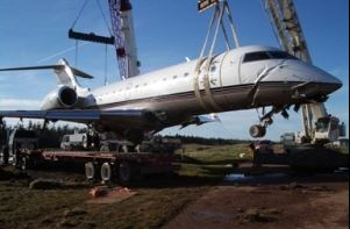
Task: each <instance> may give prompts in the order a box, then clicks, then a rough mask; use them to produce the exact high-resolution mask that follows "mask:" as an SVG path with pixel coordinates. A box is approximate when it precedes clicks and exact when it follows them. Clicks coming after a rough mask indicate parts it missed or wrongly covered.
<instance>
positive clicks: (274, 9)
mask: <svg viewBox="0 0 350 229" xmlns="http://www.w3.org/2000/svg"><path fill="white" fill-rule="evenodd" d="M264 1H265V2H264ZM263 3H264V6H265V10H266V12H267V13H268V15H269V18H270V20H271V24H272V27H273V28H274V32H275V34H276V36H277V37H278V38H279V41H280V44H281V46H282V47H283V48H284V49H285V51H287V52H288V53H289V54H291V55H294V56H296V57H298V58H299V59H301V60H303V61H305V62H307V63H312V59H311V55H310V52H309V49H308V46H307V42H306V39H305V36H304V33H303V30H302V27H301V24H300V21H299V18H298V15H297V10H296V7H295V5H294V3H293V0H263ZM326 99H327V98H324V100H326ZM299 108H300V109H301V119H302V126H303V131H302V132H299V133H298V134H297V136H296V142H297V143H313V144H315V143H328V142H334V141H336V140H338V137H340V136H344V135H345V134H344V129H345V127H344V123H342V125H339V122H340V120H339V119H338V118H337V117H334V116H331V115H330V114H328V113H327V110H326V107H325V105H324V103H323V102H314V103H309V104H303V105H301V106H300V107H298V106H297V107H296V108H295V111H298V110H299Z"/></svg>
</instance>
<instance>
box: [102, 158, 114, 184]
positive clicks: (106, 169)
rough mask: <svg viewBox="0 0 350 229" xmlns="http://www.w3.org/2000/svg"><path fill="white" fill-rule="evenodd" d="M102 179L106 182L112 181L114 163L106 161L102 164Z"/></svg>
mask: <svg viewBox="0 0 350 229" xmlns="http://www.w3.org/2000/svg"><path fill="white" fill-rule="evenodd" d="M100 171H101V180H102V181H104V182H110V181H112V178H113V173H112V165H111V164H110V163H108V162H105V163H103V164H102V166H101V170H100Z"/></svg>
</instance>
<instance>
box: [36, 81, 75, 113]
mask: <svg viewBox="0 0 350 229" xmlns="http://www.w3.org/2000/svg"><path fill="white" fill-rule="evenodd" d="M77 102H78V95H77V92H76V91H75V90H74V89H73V88H71V87H68V86H61V87H59V88H57V89H55V90H54V91H52V92H51V93H50V94H48V95H47V96H46V97H45V99H44V101H43V103H42V105H41V109H42V110H51V109H61V108H72V107H74V106H75V105H76V104H77Z"/></svg>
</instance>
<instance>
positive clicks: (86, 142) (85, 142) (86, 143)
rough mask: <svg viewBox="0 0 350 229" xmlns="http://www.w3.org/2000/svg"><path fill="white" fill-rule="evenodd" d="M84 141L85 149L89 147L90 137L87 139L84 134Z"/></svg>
mask: <svg viewBox="0 0 350 229" xmlns="http://www.w3.org/2000/svg"><path fill="white" fill-rule="evenodd" d="M82 142H83V148H84V149H85V150H86V149H88V147H89V143H88V139H87V137H86V136H83V140H82Z"/></svg>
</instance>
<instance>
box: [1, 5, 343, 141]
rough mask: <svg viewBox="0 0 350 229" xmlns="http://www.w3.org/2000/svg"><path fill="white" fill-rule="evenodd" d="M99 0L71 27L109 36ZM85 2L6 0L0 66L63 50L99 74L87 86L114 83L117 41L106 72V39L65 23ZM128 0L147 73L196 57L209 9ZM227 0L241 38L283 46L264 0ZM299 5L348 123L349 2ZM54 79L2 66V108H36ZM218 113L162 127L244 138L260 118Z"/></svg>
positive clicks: (289, 126) (337, 110)
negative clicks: (84, 36)
mask: <svg viewBox="0 0 350 229" xmlns="http://www.w3.org/2000/svg"><path fill="white" fill-rule="evenodd" d="M96 1H97V0H90V2H89V3H88V5H87V6H86V8H85V10H84V11H83V12H82V16H81V18H80V19H79V20H78V21H77V23H76V24H75V26H74V29H75V30H78V31H84V32H94V33H96V34H102V35H108V29H107V27H106V25H105V22H104V20H103V17H102V16H101V13H100V11H99V8H98V5H97V3H96ZM84 2H85V0H60V1H44V0H31V1H23V0H1V1H0V34H1V36H0V41H1V42H0V68H1V67H12V66H26V65H37V64H52V63H55V62H56V61H57V60H58V59H59V58H61V57H64V58H66V59H67V60H68V61H69V62H70V63H71V64H72V65H74V66H77V67H79V68H80V69H83V70H84V71H86V72H89V73H91V74H92V75H95V76H96V78H95V79H94V80H90V81H87V80H83V81H82V82H81V83H82V84H83V85H85V86H89V87H91V88H95V87H98V86H101V85H103V82H104V77H105V75H106V74H107V76H108V79H109V81H110V82H112V81H115V80H119V73H118V70H117V64H116V58H115V56H114V51H113V47H110V48H108V53H107V55H108V58H107V60H108V61H107V64H108V68H107V72H106V71H105V70H104V68H105V67H104V66H105V47H104V46H103V45H97V44H85V43H82V42H80V43H78V44H76V43H75V41H73V40H69V39H68V36H67V33H68V30H69V29H70V28H71V27H72V25H73V22H74V21H75V19H76V18H77V15H78V13H79V11H80V9H81V8H82V6H83V4H84ZM131 2H132V3H133V6H134V12H133V14H134V21H135V29H136V35H137V48H138V53H139V59H140V60H141V62H142V67H141V71H142V72H143V73H145V72H149V71H152V70H156V69H159V68H163V67H166V66H169V65H173V64H178V63H181V62H184V61H185V57H189V58H191V59H195V58H197V57H198V55H199V52H200V49H201V47H202V44H203V41H204V37H205V34H206V29H207V26H208V22H209V18H210V13H209V12H207V13H204V14H198V13H197V11H196V3H197V0H176V1H174V0H142V1H141V0H133V1H131ZM229 2H230V5H231V8H232V10H233V14H234V19H235V22H236V27H237V29H238V35H239V39H240V43H241V44H242V45H250V44H264V45H269V46H276V47H278V45H279V44H278V42H277V40H276V38H275V36H274V34H273V32H272V29H271V25H270V22H269V20H268V18H267V16H266V14H265V12H264V11H263V6H262V3H261V1H260V0H236V1H229ZM100 4H101V6H102V9H103V11H104V12H105V14H106V15H107V17H108V13H107V0H100ZM295 4H296V6H297V9H298V13H299V19H300V20H301V23H302V27H303V29H304V33H305V35H306V39H307V42H308V45H309V49H310V52H311V55H312V59H313V62H314V64H315V65H317V66H318V67H320V68H322V69H324V70H326V71H328V72H330V73H332V74H333V75H335V76H337V77H338V78H339V79H341V80H342V81H343V83H344V86H343V88H342V89H341V90H339V91H337V92H336V93H334V94H333V95H332V96H331V98H330V99H329V100H328V101H327V103H326V106H327V109H328V111H329V113H331V114H333V115H335V116H337V117H339V118H340V119H341V120H342V121H344V122H345V123H346V124H347V126H349V105H348V104H349V79H348V78H349V65H348V62H349V52H348V50H349V1H348V0H335V1H329V0H308V1H304V0H295ZM221 42H222V41H221ZM76 45H78V46H79V48H78V52H77V51H76V48H75V47H76ZM76 56H77V57H78V58H77V61H76ZM55 84H56V82H55V77H54V75H53V73H52V72H50V71H43V72H11V73H8V72H7V73H0V109H1V110H4V109H37V108H38V107H39V105H40V100H41V99H42V98H43V97H44V96H45V95H46V94H47V93H49V92H50V91H51V90H53V89H54V88H55ZM220 118H221V120H222V122H221V123H212V124H208V125H206V126H201V127H189V128H186V129H184V130H181V131H179V130H178V129H179V128H178V127H175V128H171V129H169V130H166V131H165V133H171V134H175V133H180V134H187V135H200V136H206V137H224V138H241V139H246V138H249V134H248V129H249V127H250V125H252V124H255V123H256V122H257V121H258V116H257V113H256V111H255V110H252V111H238V112H229V113H224V114H220ZM300 123H301V120H300V115H299V114H296V113H291V117H290V119H289V120H284V119H282V118H280V117H276V120H275V125H273V126H272V127H270V128H269V130H268V134H267V138H270V139H279V136H280V135H281V134H282V133H284V132H289V131H297V130H300V129H301V124H300Z"/></svg>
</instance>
